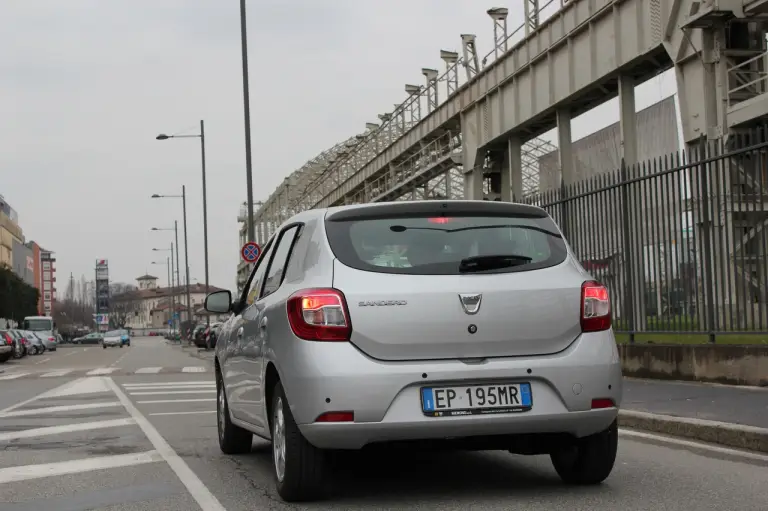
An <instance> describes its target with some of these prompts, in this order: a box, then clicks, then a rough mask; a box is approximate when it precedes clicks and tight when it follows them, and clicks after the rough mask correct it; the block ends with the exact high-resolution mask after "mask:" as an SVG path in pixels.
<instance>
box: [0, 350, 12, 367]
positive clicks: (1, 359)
mask: <svg viewBox="0 0 768 511" xmlns="http://www.w3.org/2000/svg"><path fill="white" fill-rule="evenodd" d="M12 356H13V352H10V353H8V354H6V355H0V364H4V363H6V362H8V361H9V360H10V359H11V357H12Z"/></svg>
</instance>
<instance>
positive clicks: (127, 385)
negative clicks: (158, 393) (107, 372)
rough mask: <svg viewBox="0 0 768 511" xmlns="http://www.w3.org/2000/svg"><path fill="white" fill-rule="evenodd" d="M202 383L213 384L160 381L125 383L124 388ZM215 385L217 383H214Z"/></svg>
mask: <svg viewBox="0 0 768 511" xmlns="http://www.w3.org/2000/svg"><path fill="white" fill-rule="evenodd" d="M201 383H211V381H209V380H197V381H173V382H166V381H158V382H144V383H123V384H122V385H123V387H125V388H126V389H129V390H130V389H131V388H133V387H146V386H147V385H150V386H157V387H161V386H162V387H164V386H175V385H200V384H201ZM213 383H214V385H215V384H216V382H213Z"/></svg>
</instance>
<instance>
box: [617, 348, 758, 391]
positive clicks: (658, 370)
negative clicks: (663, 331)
mask: <svg viewBox="0 0 768 511" xmlns="http://www.w3.org/2000/svg"><path fill="white" fill-rule="evenodd" d="M619 354H620V356H621V365H622V368H623V371H624V376H635V377H639V378H656V379H664V380H692V381H706V382H714V383H726V384H732V385H755V386H763V387H764V386H768V345H751V346H737V345H727V344H720V345H679V344H678V345H667V344H620V345H619Z"/></svg>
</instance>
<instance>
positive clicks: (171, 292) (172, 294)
mask: <svg viewBox="0 0 768 511" xmlns="http://www.w3.org/2000/svg"><path fill="white" fill-rule="evenodd" d="M152 251H153V252H168V249H167V248H153V249H152ZM170 252H171V255H170V258H169V259H170V261H171V278H170V279H168V280H169V281H170V283H171V286H170V288H169V289H168V293H169V299H170V301H171V304H170V305H171V325H172V326H173V327H175V326H176V318H174V314H175V312H176V310H175V309H176V301H175V299H174V298H175V295H176V292H175V291H176V289H175V287H174V285H173V242H171V248H170ZM178 252H179V247H176V253H177V254H178ZM176 285H177V286H178V285H179V283H178V282H176Z"/></svg>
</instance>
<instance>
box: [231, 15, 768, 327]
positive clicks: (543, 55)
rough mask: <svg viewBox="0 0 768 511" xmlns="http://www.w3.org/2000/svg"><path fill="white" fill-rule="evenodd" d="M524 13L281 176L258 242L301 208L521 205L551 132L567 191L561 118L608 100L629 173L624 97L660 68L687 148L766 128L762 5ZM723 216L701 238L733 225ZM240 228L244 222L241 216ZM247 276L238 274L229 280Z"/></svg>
mask: <svg viewBox="0 0 768 511" xmlns="http://www.w3.org/2000/svg"><path fill="white" fill-rule="evenodd" d="M516 5H517V4H516ZM522 8H523V10H524V22H523V24H522V25H521V26H519V27H517V28H515V29H514V30H511V31H510V30H508V27H507V16H508V10H507V9H506V8H493V9H489V10H488V11H487V12H488V14H489V16H490V18H491V20H492V23H493V45H492V47H491V49H490V51H489V52H488V53H487V54H485V55H483V56H481V54H479V53H478V46H479V45H478V44H477V38H476V37H475V35H472V34H463V35H461V52H456V53H454V52H451V51H446V50H442V51H441V52H440V57H441V59H442V60H443V62H444V69H445V70H444V71H443V72H439V71H438V70H436V69H430V68H425V69H423V70H422V74H423V75H424V84H422V85H410V84H409V85H406V86H405V92H406V94H407V97H406V99H405V101H403V102H402V103H400V104H398V105H396V106H395V108H394V109H393V110H391V111H389V112H384V113H381V114H379V115H378V119H379V122H377V123H371V124H367V125H366V126H365V130H364V131H362V132H361V133H359V134H356V135H354V136H351V137H350V138H349V139H347V140H345V141H343V142H340V143H339V144H337V145H336V146H334V147H332V148H330V149H329V150H327V151H325V152H323V153H322V154H320V155H318V156H317V157H315V158H313V159H312V160H310V161H308V162H307V163H306V164H305V165H304V166H302V167H301V168H300V169H298V170H297V171H295V172H293V173H292V174H291V175H289V176H288V177H287V178H285V180H284V181H283V183H282V184H281V185H280V186H279V187H278V188H277V189H276V190H275V191H274V192H273V193H272V194H271V195H270V196H269V198H267V199H266V200H265V201H264V202H263V204H261V205H260V207H259V209H258V210H257V211H256V212H255V214H254V223H255V226H256V232H257V241H258V242H261V243H264V242H266V240H267V239H268V237H269V236H270V235H271V234H272V233H273V232H274V231H275V229H276V228H277V227H278V226H279V225H280V223H282V222H283V221H284V220H286V219H287V218H289V217H290V216H292V215H293V214H295V213H296V212H298V211H302V210H305V209H309V208H318V207H328V206H334V205H341V204H354V203H365V202H377V201H388V200H419V199H425V198H471V199H479V198H484V199H487V200H502V201H523V200H526V198H527V197H529V196H530V195H531V194H534V193H535V192H536V191H537V190H538V173H539V169H538V164H537V162H538V157H539V156H540V155H542V154H544V153H548V152H551V151H552V150H553V149H554V148H555V146H553V145H552V144H549V143H548V142H546V141H544V140H542V139H541V138H538V137H539V136H540V135H541V134H543V133H545V132H547V131H549V130H551V129H552V128H557V143H556V147H557V149H558V158H559V167H560V173H561V176H562V177H561V179H562V182H563V184H564V185H569V184H572V183H573V182H574V179H575V172H574V160H573V154H572V151H571V143H572V136H571V119H572V118H573V117H575V116H576V115H579V114H581V113H584V112H587V111H589V110H590V109H592V108H594V107H595V106H597V105H599V104H602V103H604V102H605V101H608V100H610V99H612V98H614V97H617V96H618V99H619V111H620V126H621V130H620V131H621V136H620V139H621V147H620V151H621V157H622V159H623V161H624V162H625V164H627V165H633V164H636V163H637V162H638V150H637V137H636V116H635V113H636V107H635V87H636V85H638V84H639V83H642V82H644V81H646V80H648V79H649V78H651V77H653V76H655V75H657V74H659V73H661V72H664V71H666V70H669V69H674V72H675V76H676V81H677V86H678V103H679V108H680V116H681V121H682V128H683V137H684V140H685V142H686V144H690V145H691V146H692V147H695V146H696V145H697V144H699V143H700V141H701V140H702V138H704V139H708V140H723V141H725V142H726V143H727V142H728V140H729V139H730V137H732V136H733V135H734V134H738V133H739V132H740V131H742V130H745V129H748V128H750V127H751V126H753V125H755V124H756V123H760V122H764V121H765V119H766V118H767V117H768V86H767V85H766V84H767V83H768V72H767V71H766V63H767V62H768V53H766V50H768V46H767V45H766V20H767V19H768V16H767V15H768V0H550V1H549V2H546V3H545V2H543V1H540V0H524V1H523V6H522ZM726 188H727V189H734V188H739V190H740V193H741V194H750V193H751V194H753V195H754V194H755V193H757V194H760V195H761V196H762V199H761V200H762V201H765V197H764V189H763V188H761V187H760V186H758V184H757V182H756V179H755V176H752V175H749V172H748V171H747V170H745V169H744V168H741V167H739V166H738V165H736V166H734V168H733V172H732V174H731V175H730V177H729V182H728V183H727V185H726ZM693 200H694V201H695V198H694V199H693ZM730 209H731V210H735V209H738V205H736V206H732V207H731V208H730ZM762 210H763V211H765V210H768V206H766V207H764V208H762ZM724 211H725V212H724V213H723V215H722V218H719V219H708V220H705V224H707V225H706V226H705V227H706V228H712V227H713V225H715V224H717V225H725V226H727V228H728V229H734V228H736V227H735V226H734V224H733V221H732V219H731V214H730V213H729V212H728V208H725V209H724ZM766 217H768V215H766V214H765V213H762V214H758V213H755V214H754V215H752V216H751V217H750V219H749V220H747V221H746V222H747V223H748V224H749V225H748V226H747V230H746V232H747V234H746V236H747V237H748V236H749V233H750V232H752V233H756V232H758V231H759V230H762V229H763V228H764V227H765V226H766ZM238 219H239V220H240V221H245V220H246V218H245V211H244V210H243V211H242V212H241V215H240V216H239V218H238ZM743 221H744V220H743V219H742V220H740V222H743ZM741 227H742V226H741V225H740V226H739V229H741ZM241 232H242V235H243V237H244V233H245V229H244V228H243V229H242V231H241ZM739 232H740V233H741V232H742V231H739ZM732 238H733V239H734V240H736V239H737V237H736V236H732ZM738 239H741V235H740V236H739V237H738ZM734 243H736V242H735V241H734ZM737 244H738V243H737ZM728 250H729V253H730V252H734V253H735V252H736V251H738V250H740V248H739V247H738V246H731V247H729V248H728ZM246 271H247V267H246V266H245V265H241V266H240V267H239V270H238V272H239V275H240V276H242V275H245V274H246ZM641 271H642V270H641ZM739 271H740V272H741V273H743V274H746V273H749V269H748V268H741V269H740V270H739ZM638 278H640V277H639V276H638ZM757 284H758V285H759V283H757ZM636 315H637V316H638V317H641V316H644V313H643V311H642V310H638V311H636Z"/></svg>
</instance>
